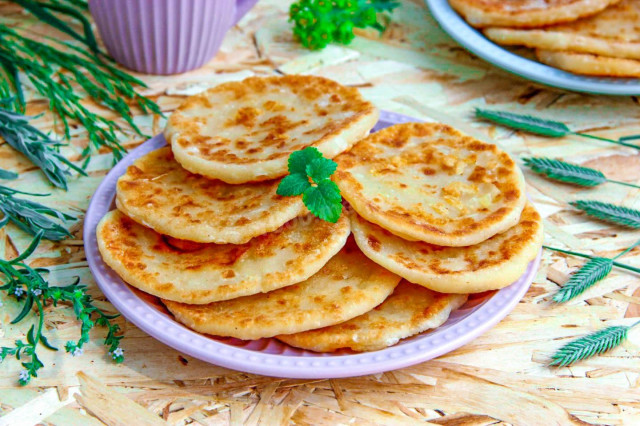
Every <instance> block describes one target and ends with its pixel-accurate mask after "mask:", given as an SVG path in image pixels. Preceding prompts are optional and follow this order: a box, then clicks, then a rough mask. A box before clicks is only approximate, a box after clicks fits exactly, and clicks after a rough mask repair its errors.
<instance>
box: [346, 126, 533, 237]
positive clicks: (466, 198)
mask: <svg viewBox="0 0 640 426" xmlns="http://www.w3.org/2000/svg"><path fill="white" fill-rule="evenodd" d="M335 161H336V162H337V163H338V170H337V171H336V173H335V175H334V176H335V181H336V183H337V184H338V186H339V187H340V190H341V192H342V195H343V197H344V198H345V199H346V200H348V201H349V203H351V206H352V207H353V208H354V209H355V211H357V212H358V214H360V215H361V216H363V217H364V218H366V219H367V220H369V221H371V222H374V223H376V224H378V225H380V226H381V227H383V228H385V229H387V230H389V231H391V232H393V233H394V234H396V235H399V236H401V237H403V238H405V239H409V240H421V241H426V242H429V243H432V244H438V245H443V246H466V245H471V244H477V243H479V242H482V241H484V240H486V239H487V238H489V237H491V236H493V235H495V234H497V233H498V232H502V231H505V230H507V229H509V228H510V227H512V226H513V225H515V224H516V223H518V218H519V217H520V213H521V212H522V209H523V208H524V204H525V202H526V197H525V185H524V178H523V176H522V172H521V171H520V169H519V168H518V166H517V165H516V163H515V162H514V161H513V160H512V159H511V158H510V157H509V156H508V155H507V154H506V153H505V152H503V151H501V150H500V149H498V148H497V147H496V146H495V145H492V144H488V143H484V142H481V141H479V140H476V139H474V138H472V137H470V136H467V135H464V134H462V133H460V132H458V131H457V130H455V129H453V128H452V127H449V126H447V125H444V124H439V123H406V124H398V125H395V126H391V127H387V128H386V129H383V130H380V131H379V132H376V133H373V134H372V135H370V136H368V137H367V138H365V139H363V140H362V141H360V142H359V143H358V144H356V146H354V147H353V149H351V150H350V151H348V152H345V153H343V154H341V155H339V156H338V157H336V158H335Z"/></svg>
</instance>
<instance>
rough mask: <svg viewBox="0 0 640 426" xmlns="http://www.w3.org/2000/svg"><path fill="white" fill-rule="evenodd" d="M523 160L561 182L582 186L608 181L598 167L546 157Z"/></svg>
mask: <svg viewBox="0 0 640 426" xmlns="http://www.w3.org/2000/svg"><path fill="white" fill-rule="evenodd" d="M523 160H524V164H525V166H527V167H529V168H530V169H531V170H533V171H534V172H536V173H540V174H543V175H546V176H548V177H550V178H551V179H555V180H559V181H561V182H567V183H573V184H575V185H580V186H598V185H600V184H603V183H605V182H606V181H607V178H606V177H605V176H604V174H602V172H601V171H599V170H596V169H590V168H588V167H582V166H578V165H575V164H571V163H566V162H564V161H560V160H554V159H552V158H544V157H533V158H524V159H523Z"/></svg>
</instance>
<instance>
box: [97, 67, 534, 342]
mask: <svg viewBox="0 0 640 426" xmlns="http://www.w3.org/2000/svg"><path fill="white" fill-rule="evenodd" d="M378 114H379V113H378V111H377V109H376V108H375V107H374V106H373V105H372V104H371V103H369V102H367V101H366V100H364V99H363V98H362V97H361V95H360V94H359V92H358V91H357V90H356V89H354V88H347V87H343V86H341V85H339V84H337V83H335V82H333V81H331V80H327V79H324V78H320V77H311V76H285V77H267V78H258V77H252V78H249V79H246V80H244V81H241V82H231V83H225V84H222V85H220V86H218V87H215V88H213V89H211V90H208V91H206V92H204V93H202V94H199V95H196V96H193V97H191V98H189V99H187V100H186V102H185V103H184V104H183V105H182V106H180V107H179V108H178V109H177V110H176V111H175V112H174V113H173V114H172V116H171V117H170V118H169V121H168V123H167V127H166V130H165V136H166V138H167V140H168V141H169V143H170V146H169V147H165V148H161V149H159V150H157V151H154V152H151V153H149V154H147V155H145V156H143V157H141V158H139V159H138V160H136V161H135V163H134V164H133V165H132V166H130V167H129V168H128V170H127V172H126V173H125V174H124V175H123V176H121V177H120V179H119V180H118V184H117V197H116V206H117V210H114V211H111V212H109V213H108V214H107V215H106V216H105V217H104V218H103V219H102V220H101V222H100V223H99V225H98V228H97V236H98V245H99V248H100V252H101V254H102V257H103V259H104V261H105V262H106V263H107V264H108V265H109V266H110V267H111V268H112V269H113V270H114V271H115V272H116V273H118V274H119V275H120V276H121V277H122V279H123V280H125V281H126V282H128V283H129V284H130V285H132V286H134V287H136V288H138V289H140V290H142V291H144V292H147V293H149V294H152V295H154V296H157V297H159V298H160V299H161V300H162V301H163V303H164V304H165V306H166V307H167V309H168V310H169V311H170V312H171V313H172V314H173V315H174V316H175V318H176V319H177V320H178V321H180V322H181V323H183V324H185V325H186V326H188V327H190V328H192V329H194V330H196V331H198V332H201V333H208V334H212V335H217V336H230V337H235V338H239V339H245V340H250V339H259V338H264V337H276V338H278V339H280V340H282V341H284V342H286V343H288V344H290V345H292V346H296V347H300V348H305V349H309V350H314V351H320V352H328V351H334V350H337V349H341V348H350V349H352V350H355V351H367V350H377V349H381V348H384V347H386V346H389V345H392V344H395V343H396V342H398V341H399V340H400V339H402V338H406V337H409V336H412V335H415V334H417V333H420V332H423V331H425V330H427V329H431V328H435V327H438V326H439V325H441V324H442V323H444V322H445V321H446V320H447V318H448V317H449V314H450V313H451V311H453V310H455V309H456V308H458V307H460V306H461V305H462V304H463V303H464V302H465V300H466V298H467V294H468V293H471V292H483V291H486V290H492V289H498V288H501V287H504V286H506V285H508V284H510V283H511V282H513V281H514V280H516V279H517V278H518V277H519V276H520V275H521V274H522V273H523V271H524V270H525V269H526V267H527V264H528V263H529V261H531V260H532V259H533V258H534V257H535V256H536V254H537V252H538V250H539V248H540V244H541V238H542V225H541V220H540V216H539V215H538V214H537V213H536V211H535V210H534V209H533V208H532V207H531V206H530V205H528V204H527V202H526V199H525V194H524V182H523V178H522V174H521V172H520V170H519V169H518V167H517V166H516V164H515V163H514V162H513V160H511V159H510V158H509V156H508V155H507V154H505V153H504V152H502V151H500V150H499V149H498V148H497V147H496V146H494V145H490V144H487V143H484V142H480V141H478V140H475V139H473V138H471V137H469V136H465V135H463V134H461V133H459V132H457V131H456V130H454V129H452V128H450V127H448V126H445V125H441V124H426V123H422V124H419V123H409V124H402V125H397V126H392V127H389V128H387V129H384V130H381V131H379V132H376V133H373V134H371V135H368V134H369V131H370V130H371V129H372V127H373V126H374V125H375V123H376V122H377V119H378ZM308 146H314V147H316V148H317V149H318V150H320V151H321V152H322V153H323V154H324V156H325V157H327V158H334V160H335V161H336V162H337V163H338V170H337V171H336V173H335V174H334V176H333V179H334V181H335V182H336V183H337V184H338V185H339V187H340V190H341V192H342V195H343V196H344V198H345V199H346V200H347V201H348V202H349V204H348V205H346V208H345V209H344V210H345V212H343V214H342V215H341V217H340V219H339V220H338V221H337V222H336V223H329V222H326V221H323V220H320V219H318V218H316V217H315V216H313V215H312V214H311V213H309V211H308V210H307V209H306V207H305V206H304V204H303V202H302V200H301V197H282V196H280V195H278V194H277V193H276V189H277V187H278V184H279V182H280V180H281V179H282V177H283V176H285V175H286V174H287V170H288V169H287V159H288V157H289V155H290V154H291V152H293V151H296V150H300V149H303V148H305V147H308ZM352 233H353V236H352V235H351V234H352Z"/></svg>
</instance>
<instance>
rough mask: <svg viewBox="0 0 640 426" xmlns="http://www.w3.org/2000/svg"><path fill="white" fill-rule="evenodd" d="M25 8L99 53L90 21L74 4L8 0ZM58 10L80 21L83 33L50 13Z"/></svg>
mask: <svg viewBox="0 0 640 426" xmlns="http://www.w3.org/2000/svg"><path fill="white" fill-rule="evenodd" d="M10 1H11V2H13V3H16V4H18V5H20V6H22V7H23V8H25V10H28V11H29V12H31V13H32V14H33V15H34V16H35V17H36V18H38V19H40V20H41V21H43V22H45V23H47V24H49V25H51V26H52V27H54V28H56V29H58V30H59V31H62V32H63V33H65V34H68V35H69V36H71V37H73V38H74V39H76V40H78V41H80V42H82V43H84V44H85V45H86V46H87V47H88V48H89V49H91V51H92V52H94V53H99V51H100V49H99V48H98V42H97V41H96V38H95V36H94V35H93V31H92V30H91V22H90V21H89V20H88V19H87V17H86V16H85V15H84V14H83V13H82V12H81V11H80V10H78V8H77V7H76V6H75V5H73V4H72V5H67V4H64V3H62V2H55V1H54V2H45V1H33V0H10ZM50 11H53V12H58V13H61V14H63V15H65V16H68V17H70V18H72V19H75V20H77V21H79V22H80V24H81V25H82V29H83V32H84V34H79V33H78V32H76V31H75V30H74V29H73V28H71V27H70V26H69V25H68V24H67V23H66V22H65V21H63V20H61V19H60V18H58V17H57V16H56V15H54V14H53V13H51V12H50Z"/></svg>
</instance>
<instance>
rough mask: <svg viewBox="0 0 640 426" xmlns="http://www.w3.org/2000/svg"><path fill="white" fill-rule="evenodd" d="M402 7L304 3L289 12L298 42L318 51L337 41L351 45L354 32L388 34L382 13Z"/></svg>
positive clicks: (344, 1)
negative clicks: (358, 30)
mask: <svg viewBox="0 0 640 426" xmlns="http://www.w3.org/2000/svg"><path fill="white" fill-rule="evenodd" d="M398 6H400V3H399V2H398V1H396V0H301V1H298V2H296V3H293V4H292V5H291V7H290V8H289V22H293V23H294V27H293V34H294V35H295V37H296V38H297V39H298V41H300V43H302V45H303V46H304V47H306V48H308V49H311V50H317V49H323V48H325V47H326V46H327V45H328V44H329V43H331V42H333V41H336V42H338V43H342V44H349V43H351V40H353V38H354V34H353V29H354V28H366V27H372V28H375V29H377V30H378V31H380V32H382V31H384V30H385V28H386V27H385V25H384V24H383V23H382V22H380V21H379V20H378V13H381V12H391V11H393V9H395V8H396V7H398Z"/></svg>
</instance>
